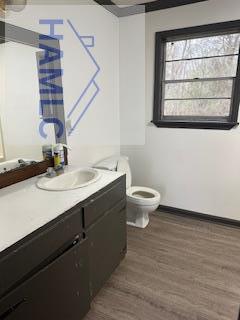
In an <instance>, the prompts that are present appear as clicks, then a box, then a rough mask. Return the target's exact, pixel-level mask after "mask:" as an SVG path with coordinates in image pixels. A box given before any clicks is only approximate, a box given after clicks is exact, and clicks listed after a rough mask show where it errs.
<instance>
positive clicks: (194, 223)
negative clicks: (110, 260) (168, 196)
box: [84, 212, 240, 320]
mask: <svg viewBox="0 0 240 320" xmlns="http://www.w3.org/2000/svg"><path fill="white" fill-rule="evenodd" d="M239 305H240V229H238V228H234V227H227V226H224V225H219V224H214V223H210V222H206V221H200V220H196V219H192V218H188V217H182V216H181V217H180V216H177V215H170V214H166V213H160V212H158V213H155V214H153V215H151V222H150V224H149V226H148V227H147V228H146V229H144V230H141V229H137V228H132V227H128V254H127V256H126V258H125V260H124V261H123V262H122V263H121V265H120V266H119V267H118V268H117V270H116V271H115V272H114V274H113V275H112V276H111V278H110V280H109V281H108V283H107V284H106V285H105V287H104V288H103V289H102V290H101V291H100V293H99V294H98V295H97V297H96V298H95V300H94V302H93V303H92V309H91V311H90V312H89V314H88V315H87V316H86V318H85V319H86V320H237V319H238V311H239ZM85 319H84V320H85Z"/></svg>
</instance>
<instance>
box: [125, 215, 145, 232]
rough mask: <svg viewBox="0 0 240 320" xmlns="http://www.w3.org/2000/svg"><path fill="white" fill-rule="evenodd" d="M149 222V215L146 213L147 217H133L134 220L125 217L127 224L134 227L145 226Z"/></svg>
mask: <svg viewBox="0 0 240 320" xmlns="http://www.w3.org/2000/svg"><path fill="white" fill-rule="evenodd" d="M148 224H149V216H148V215H147V217H141V218H138V219H135V221H134V222H133V221H129V220H128V218H127V225H129V226H132V227H136V228H142V229H144V228H146V226H147V225H148Z"/></svg>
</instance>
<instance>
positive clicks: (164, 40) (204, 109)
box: [153, 20, 240, 129]
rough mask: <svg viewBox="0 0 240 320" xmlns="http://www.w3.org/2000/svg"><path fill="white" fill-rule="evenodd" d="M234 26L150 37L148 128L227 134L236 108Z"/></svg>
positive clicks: (238, 44) (238, 43)
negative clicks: (153, 47) (152, 55)
mask: <svg viewBox="0 0 240 320" xmlns="http://www.w3.org/2000/svg"><path fill="white" fill-rule="evenodd" d="M239 48H240V20H237V21H233V22H225V23H217V24H211V25H205V26H200V27H193V28H185V29H178V30H171V31H165V32H159V33H157V34H156V53H155V87H154V112H153V123H154V124H155V125H156V126H158V127H180V128H203V129H231V128H232V127H234V126H236V125H237V118H238V109H239V103H240V63H239V61H240V55H239Z"/></svg>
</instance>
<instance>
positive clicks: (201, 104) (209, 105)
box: [164, 100, 230, 117]
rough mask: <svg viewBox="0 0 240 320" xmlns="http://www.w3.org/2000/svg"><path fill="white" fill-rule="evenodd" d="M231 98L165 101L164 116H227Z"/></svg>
mask: <svg viewBox="0 0 240 320" xmlns="http://www.w3.org/2000/svg"><path fill="white" fill-rule="evenodd" d="M229 112H230V100H191V101H169V100H168V101H165V103H164V116H203V117H204V116H208V117H227V116H228V115H229Z"/></svg>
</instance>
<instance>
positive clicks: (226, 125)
mask: <svg viewBox="0 0 240 320" xmlns="http://www.w3.org/2000/svg"><path fill="white" fill-rule="evenodd" d="M152 123H153V124H155V126H156V127H158V128H186V129H215V130H230V129H232V128H233V127H236V126H238V125H239V123H238V122H206V121H202V122H195V121H192V122H189V121H178V120H171V121H169V120H161V121H155V120H153V121H152Z"/></svg>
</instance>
